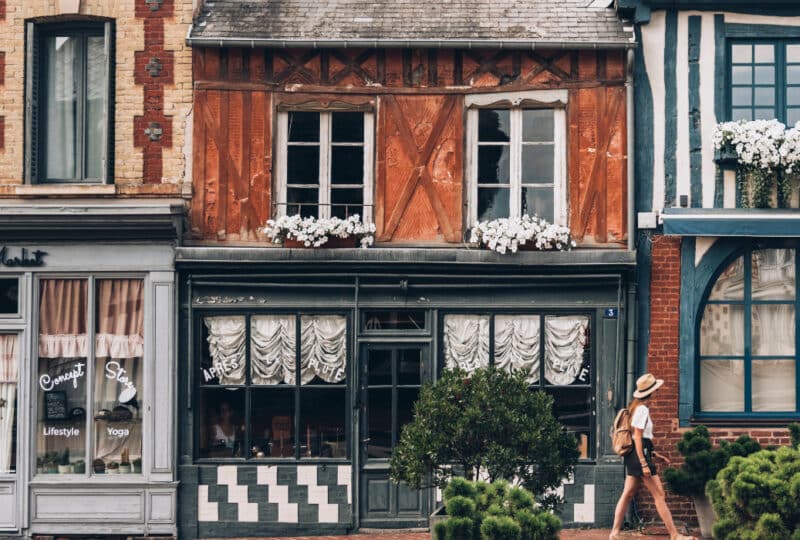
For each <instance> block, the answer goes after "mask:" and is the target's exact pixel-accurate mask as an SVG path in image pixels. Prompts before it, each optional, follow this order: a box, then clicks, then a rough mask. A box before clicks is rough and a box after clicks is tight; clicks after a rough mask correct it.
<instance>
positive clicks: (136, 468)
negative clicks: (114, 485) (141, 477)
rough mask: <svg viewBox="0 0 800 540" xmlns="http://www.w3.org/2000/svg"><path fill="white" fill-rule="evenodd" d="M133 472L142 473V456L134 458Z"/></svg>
mask: <svg viewBox="0 0 800 540" xmlns="http://www.w3.org/2000/svg"><path fill="white" fill-rule="evenodd" d="M132 464H133V472H134V473H136V474H140V473H141V472H142V458H140V457H137V458H136V459H134V460H133V462H132Z"/></svg>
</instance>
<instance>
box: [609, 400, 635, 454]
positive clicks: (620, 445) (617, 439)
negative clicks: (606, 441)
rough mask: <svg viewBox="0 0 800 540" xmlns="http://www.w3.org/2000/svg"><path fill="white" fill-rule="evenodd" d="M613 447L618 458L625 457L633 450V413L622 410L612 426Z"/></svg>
mask: <svg viewBox="0 0 800 540" xmlns="http://www.w3.org/2000/svg"><path fill="white" fill-rule="evenodd" d="M611 447H612V448H613V449H614V453H615V454H617V455H618V456H624V455H626V454H628V453H629V452H630V451H631V450H633V430H632V429H631V413H630V411H629V410H628V409H627V408H625V409H620V411H619V412H618V413H617V416H616V417H614V423H613V424H612V426H611Z"/></svg>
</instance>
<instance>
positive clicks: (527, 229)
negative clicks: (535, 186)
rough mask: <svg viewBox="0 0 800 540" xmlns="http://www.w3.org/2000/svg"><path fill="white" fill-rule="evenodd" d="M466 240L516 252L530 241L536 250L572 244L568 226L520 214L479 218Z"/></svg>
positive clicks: (570, 245) (563, 249) (499, 251)
mask: <svg viewBox="0 0 800 540" xmlns="http://www.w3.org/2000/svg"><path fill="white" fill-rule="evenodd" d="M469 238H470V240H469V241H470V243H473V244H483V245H485V246H486V247H488V248H489V249H491V250H492V251H496V252H498V253H506V252H508V251H511V253H516V252H517V250H518V249H519V246H524V245H526V244H527V243H528V242H531V243H532V244H533V245H534V246H536V248H537V249H542V250H544V249H557V250H559V251H565V250H569V249H571V248H573V247H575V246H576V243H575V241H574V240H572V237H571V236H570V231H569V228H568V227H562V226H560V225H555V224H553V223H548V222H547V221H545V220H543V219H540V218H539V217H538V216H533V217H531V216H529V215H527V214H526V215H524V216H522V217H521V218H499V219H494V220H492V221H480V222H478V223H476V224H475V225H474V226H473V227H472V229H471V230H470V236H469Z"/></svg>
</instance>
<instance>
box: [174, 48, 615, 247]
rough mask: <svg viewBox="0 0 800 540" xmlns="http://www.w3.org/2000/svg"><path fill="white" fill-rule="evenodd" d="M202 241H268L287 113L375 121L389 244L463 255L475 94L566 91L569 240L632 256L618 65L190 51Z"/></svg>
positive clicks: (491, 57)
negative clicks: (371, 116)
mask: <svg viewBox="0 0 800 540" xmlns="http://www.w3.org/2000/svg"><path fill="white" fill-rule="evenodd" d="M193 54H194V61H193V64H194V65H193V68H194V79H195V82H194V88H195V106H194V107H195V108H194V111H195V114H194V118H195V121H194V165H193V188H194V195H193V201H192V209H191V214H190V219H191V231H192V236H193V238H194V240H195V241H201V242H202V241H206V242H207V241H225V242H250V241H261V242H263V240H264V239H263V237H260V235H259V233H258V232H257V230H258V228H259V227H260V226H261V225H263V224H264V222H265V221H266V220H267V219H268V218H269V217H270V214H271V211H272V210H271V205H270V202H271V200H272V197H271V192H272V186H273V184H274V179H273V177H272V170H273V168H272V165H273V152H274V148H273V140H274V137H273V129H274V126H275V121H274V115H273V111H275V110H276V107H278V106H280V105H282V104H295V105H297V104H308V103H313V104H320V105H325V104H330V103H334V102H337V101H338V102H344V103H349V104H358V105H367V106H369V107H370V108H371V109H373V110H375V112H376V122H375V125H376V129H375V138H376V140H375V165H374V166H375V169H374V170H375V189H374V204H375V223H376V225H377V228H378V234H377V240H378V241H379V242H398V243H404V244H408V243H420V244H423V243H425V244H432V243H434V244H435V243H460V242H463V239H464V231H465V228H467V227H468V226H469V225H470V224H468V223H466V222H465V217H464V216H465V211H464V210H465V200H466V199H465V186H464V178H465V172H464V163H465V118H466V115H465V109H464V97H465V95H467V94H472V93H488V92H514V91H524V90H538V89H567V90H568V92H569V99H568V104H567V161H568V165H567V172H568V201H569V202H568V204H569V226H570V228H571V229H572V232H573V235H574V236H575V238H576V239H577V240H578V242H579V243H580V244H582V245H597V244H600V245H609V246H619V247H622V246H624V244H625V242H626V234H627V223H626V215H627V210H626V201H627V194H626V186H627V179H626V168H627V165H626V162H627V156H626V108H625V86H624V83H625V65H624V53H623V52H622V51H568V50H567V51H510V50H500V51H497V50H492V51H478V50H465V51H460V50H455V51H454V50H407V49H362V50H355V49H342V50H336V49H313V50H311V49H303V50H289V49H241V48H227V49H218V48H207V49H204V48H195V49H194V53H193Z"/></svg>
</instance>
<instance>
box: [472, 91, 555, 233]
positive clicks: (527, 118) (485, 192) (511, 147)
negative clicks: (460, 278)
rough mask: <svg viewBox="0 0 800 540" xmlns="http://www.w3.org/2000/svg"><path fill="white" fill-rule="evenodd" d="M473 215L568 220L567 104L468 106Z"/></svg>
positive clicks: (473, 218) (475, 217) (550, 220)
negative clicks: (548, 106)
mask: <svg viewBox="0 0 800 540" xmlns="http://www.w3.org/2000/svg"><path fill="white" fill-rule="evenodd" d="M467 126H468V140H469V141H470V143H469V153H470V155H469V160H468V163H469V167H468V175H469V185H470V191H471V193H470V200H471V205H470V206H471V208H470V217H471V219H472V220H473V221H484V220H492V219H495V218H504V217H520V216H522V215H524V214H528V215H531V216H533V215H534V214H535V215H538V216H539V217H542V218H544V219H546V220H547V221H549V222H551V223H552V222H556V223H559V224H566V192H565V189H566V188H565V185H564V183H565V172H564V163H565V144H564V139H565V137H566V125H565V113H564V110H563V109H524V108H519V107H514V108H510V109H470V110H469V111H468V122H467Z"/></svg>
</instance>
